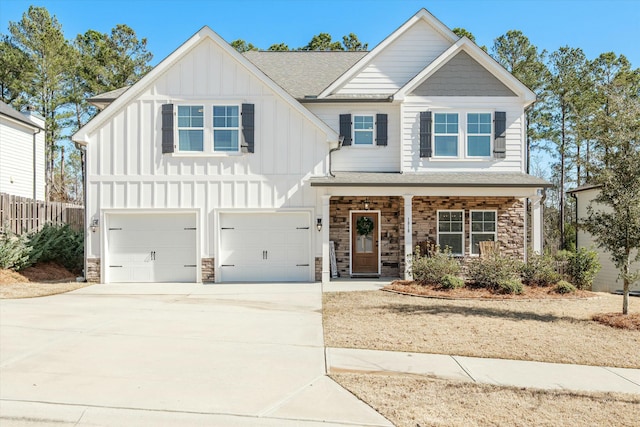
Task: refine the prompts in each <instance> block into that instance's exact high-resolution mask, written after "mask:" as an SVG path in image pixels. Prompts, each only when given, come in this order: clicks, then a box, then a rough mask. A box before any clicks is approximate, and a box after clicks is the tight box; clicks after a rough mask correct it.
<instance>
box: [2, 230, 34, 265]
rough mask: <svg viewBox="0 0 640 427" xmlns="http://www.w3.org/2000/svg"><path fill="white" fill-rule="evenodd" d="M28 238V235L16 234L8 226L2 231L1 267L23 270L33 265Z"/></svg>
mask: <svg viewBox="0 0 640 427" xmlns="http://www.w3.org/2000/svg"><path fill="white" fill-rule="evenodd" d="M27 240H28V239H27V236H16V235H15V234H13V233H11V232H10V231H9V229H8V228H5V229H4V231H3V232H2V233H0V268H7V269H11V270H22V269H23V268H26V267H28V266H29V265H31V264H30V262H29V253H30V252H31V247H30V246H28V244H27Z"/></svg>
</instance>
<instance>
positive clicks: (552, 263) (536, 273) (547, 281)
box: [520, 253, 562, 286]
mask: <svg viewBox="0 0 640 427" xmlns="http://www.w3.org/2000/svg"><path fill="white" fill-rule="evenodd" d="M520 273H521V275H522V282H523V283H524V284H526V285H529V286H551V285H555V284H556V283H558V281H559V280H560V279H562V276H561V275H560V273H558V272H557V271H556V260H555V259H554V258H553V257H552V256H551V255H549V254H544V255H538V254H535V253H534V254H531V255H530V256H529V259H528V260H527V262H525V263H524V264H522V268H521V269H520Z"/></svg>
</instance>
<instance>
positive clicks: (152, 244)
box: [106, 213, 198, 283]
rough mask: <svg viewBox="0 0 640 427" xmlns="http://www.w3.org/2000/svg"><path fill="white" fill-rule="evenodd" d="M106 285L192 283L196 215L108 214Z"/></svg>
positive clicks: (194, 276) (194, 258) (193, 277)
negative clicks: (111, 283) (118, 283)
mask: <svg viewBox="0 0 640 427" xmlns="http://www.w3.org/2000/svg"><path fill="white" fill-rule="evenodd" d="M107 226H108V229H107V251H108V256H107V259H106V261H107V272H106V273H107V277H106V280H107V281H108V282H116V283H117V282H195V281H196V278H197V275H196V273H197V262H196V241H197V239H196V235H197V234H196V233H197V232H198V231H197V229H196V215H195V214H155V213H154V214H133V215H132V214H110V215H108V217H107Z"/></svg>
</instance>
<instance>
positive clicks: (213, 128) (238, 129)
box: [210, 103, 242, 154]
mask: <svg viewBox="0 0 640 427" xmlns="http://www.w3.org/2000/svg"><path fill="white" fill-rule="evenodd" d="M215 107H236V108H237V109H238V126H236V127H216V126H215V115H214V114H213V110H214V108H215ZM210 110H211V152H212V153H214V154H238V153H240V152H241V150H242V106H241V105H240V104H236V103H225V104H219V103H212V104H211V108H210ZM225 117H228V116H225ZM216 130H235V131H236V132H237V133H238V147H237V149H236V150H216V137H215V134H216Z"/></svg>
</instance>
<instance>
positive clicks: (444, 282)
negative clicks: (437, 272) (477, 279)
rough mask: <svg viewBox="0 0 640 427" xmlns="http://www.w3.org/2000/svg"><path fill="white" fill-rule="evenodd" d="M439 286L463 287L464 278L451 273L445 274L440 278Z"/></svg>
mask: <svg viewBox="0 0 640 427" xmlns="http://www.w3.org/2000/svg"><path fill="white" fill-rule="evenodd" d="M440 286H442V287H443V288H445V289H457V288H464V280H462V279H461V278H459V277H457V276H454V275H452V274H445V275H444V276H442V279H440Z"/></svg>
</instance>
